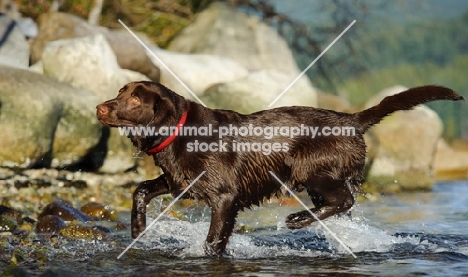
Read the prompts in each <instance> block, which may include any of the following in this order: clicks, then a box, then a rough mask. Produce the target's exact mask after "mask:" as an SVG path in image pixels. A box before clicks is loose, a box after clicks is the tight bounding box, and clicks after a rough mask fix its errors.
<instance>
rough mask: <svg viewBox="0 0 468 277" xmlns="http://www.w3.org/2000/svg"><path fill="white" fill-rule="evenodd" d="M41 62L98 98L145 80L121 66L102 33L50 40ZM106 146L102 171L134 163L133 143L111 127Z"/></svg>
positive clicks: (63, 79) (49, 71)
mask: <svg viewBox="0 0 468 277" xmlns="http://www.w3.org/2000/svg"><path fill="white" fill-rule="evenodd" d="M42 63H43V68H44V74H46V75H50V76H53V77H55V78H57V79H58V80H59V81H61V82H64V83H69V84H70V85H72V86H73V87H76V88H82V89H86V90H88V91H90V92H92V93H93V94H94V95H96V96H97V97H98V99H99V100H100V102H102V101H106V100H109V99H112V98H114V97H115V96H116V95H117V92H118V91H119V89H120V88H122V87H123V86H124V85H125V84H126V83H128V82H131V81H139V80H145V79H146V80H147V77H145V76H144V75H141V74H138V73H135V72H131V71H128V70H123V69H121V68H120V67H119V65H118V63H117V59H116V57H115V55H114V53H113V51H112V49H111V47H110V46H109V44H108V42H107V40H106V39H105V38H104V36H103V35H101V34H97V35H94V36H88V37H81V38H74V39H63V40H57V41H53V42H50V43H49V44H48V45H47V46H46V48H45V49H44V53H43V56H42ZM97 104H99V103H95V105H94V106H93V108H94V107H95V106H96V105H97ZM107 150H108V151H107V155H106V159H105V160H104V164H103V166H102V168H101V170H102V171H104V172H119V171H124V170H127V169H129V168H132V167H134V166H135V164H136V160H135V159H134V158H133V157H132V155H133V152H134V147H133V145H132V144H131V142H130V140H129V139H128V138H126V137H124V136H121V135H120V134H119V133H118V130H116V129H112V130H110V135H109V141H108V144H107Z"/></svg>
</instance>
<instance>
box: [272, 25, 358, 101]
mask: <svg viewBox="0 0 468 277" xmlns="http://www.w3.org/2000/svg"><path fill="white" fill-rule="evenodd" d="M354 23H356V20H354V21H353V22H351V24H349V26H348V27H346V29H344V31H343V32H341V34H340V35H339V36H338V37H336V38H335V40H334V41H332V43H330V45H328V47H327V48H325V50H323V51H322V53H320V55H318V57H317V58H315V60H313V61H312V62H311V63H310V64H309V66H308V67H306V69H304V70H303V71H302V72H301V74H299V76H297V77H296V79H294V81H292V83H291V84H289V86H287V87H286V88H285V89H284V90H283V92H281V93H280V95H278V96H277V97H276V98H275V100H273V102H271V103H270V105H268V108H271V106H273V104H275V103H276V101H278V100H279V99H280V98H281V97H282V96H283V94H285V93H286V92H287V91H288V90H289V89H290V88H291V87H292V86H293V85H294V84H295V83H296V82H297V80H299V78H301V77H302V75H304V74H305V73H306V72H307V70H309V68H311V67H312V66H313V65H314V64H315V62H317V61H318V60H319V59H320V58H321V57H322V56H323V54H325V52H327V51H328V49H330V47H332V46H333V44H335V42H337V41H338V40H339V39H340V38H341V36H343V35H344V33H346V32H347V31H348V30H349V28H351V26H353V25H354Z"/></svg>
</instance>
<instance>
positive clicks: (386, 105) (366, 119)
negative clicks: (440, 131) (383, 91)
mask: <svg viewBox="0 0 468 277" xmlns="http://www.w3.org/2000/svg"><path fill="white" fill-rule="evenodd" d="M434 100H454V101H458V100H464V99H463V97H462V96H461V95H459V94H458V93H456V92H455V91H453V90H451V89H449V88H445V87H441V86H423V87H416V88H411V89H408V90H407V91H404V92H401V93H398V94H395V95H392V96H388V97H385V98H384V99H383V100H382V101H381V102H380V103H379V104H378V105H376V106H374V107H372V108H369V109H367V110H364V111H361V112H357V113H355V114H354V117H355V119H356V121H357V122H358V126H359V128H360V130H361V131H362V132H365V131H366V130H367V129H369V128H370V127H371V126H372V125H374V124H377V123H379V122H380V120H382V118H384V117H385V116H387V115H389V114H391V113H393V112H395V111H399V110H411V109H412V108H414V107H415V106H417V105H419V104H424V103H426V102H430V101H434Z"/></svg>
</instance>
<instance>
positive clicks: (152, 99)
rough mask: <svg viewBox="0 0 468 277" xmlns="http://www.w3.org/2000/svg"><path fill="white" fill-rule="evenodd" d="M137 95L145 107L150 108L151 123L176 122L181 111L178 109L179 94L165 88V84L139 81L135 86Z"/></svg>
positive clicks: (180, 98)
mask: <svg viewBox="0 0 468 277" xmlns="http://www.w3.org/2000/svg"><path fill="white" fill-rule="evenodd" d="M135 90H136V93H137V94H138V97H140V100H141V102H142V104H143V105H145V106H146V107H147V109H151V110H152V113H153V116H152V120H151V123H153V124H158V125H159V124H173V121H176V122H177V118H178V116H180V114H181V113H182V112H183V111H179V109H180V108H178V107H179V106H180V103H179V102H180V101H183V98H182V97H181V96H178V95H177V94H176V93H175V92H173V91H171V90H170V89H168V88H166V87H165V86H163V85H161V84H159V83H154V82H146V81H145V82H140V83H139V84H138V86H137V87H136V88H135ZM151 123H150V124H151Z"/></svg>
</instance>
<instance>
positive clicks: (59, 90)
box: [0, 67, 102, 168]
mask: <svg viewBox="0 0 468 277" xmlns="http://www.w3.org/2000/svg"><path fill="white" fill-rule="evenodd" d="M98 102H99V99H98V98H97V97H95V96H93V95H91V94H90V93H89V92H87V91H84V90H79V89H75V88H72V87H70V86H68V85H65V84H62V83H59V82H57V81H55V80H54V79H53V78H50V77H47V76H42V75H39V74H36V73H33V72H30V71H27V70H21V69H14V68H9V67H0V126H1V127H2V132H1V133H0V161H1V162H0V165H1V166H7V167H20V168H27V167H30V166H50V165H51V164H52V163H53V165H54V166H57V167H64V166H68V165H72V164H75V163H77V162H79V161H80V159H82V158H83V157H84V156H85V155H86V154H87V153H89V152H90V151H91V150H92V149H93V148H94V147H95V146H96V145H97V144H98V142H99V140H100V138H101V130H102V126H101V124H100V122H99V121H98V120H97V119H96V117H95V108H94V106H95V104H97V103H98ZM52 161H53V162H52Z"/></svg>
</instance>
